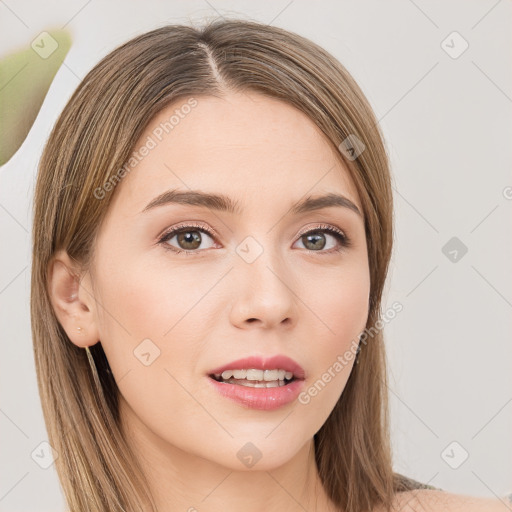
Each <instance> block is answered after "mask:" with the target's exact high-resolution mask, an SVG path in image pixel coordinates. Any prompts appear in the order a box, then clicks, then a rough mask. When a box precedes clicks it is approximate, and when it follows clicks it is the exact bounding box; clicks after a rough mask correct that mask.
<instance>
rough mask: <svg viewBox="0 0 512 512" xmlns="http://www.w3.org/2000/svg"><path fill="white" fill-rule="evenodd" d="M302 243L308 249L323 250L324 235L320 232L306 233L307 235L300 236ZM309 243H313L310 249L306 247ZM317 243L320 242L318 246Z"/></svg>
mask: <svg viewBox="0 0 512 512" xmlns="http://www.w3.org/2000/svg"><path fill="white" fill-rule="evenodd" d="M302 242H303V243H304V246H305V247H307V248H308V249H311V248H312V249H313V250H316V249H323V248H324V247H325V235H324V234H323V233H320V232H316V233H308V234H307V235H303V236H302ZM310 242H312V243H313V245H312V247H308V244H309V243H310ZM318 242H320V244H318Z"/></svg>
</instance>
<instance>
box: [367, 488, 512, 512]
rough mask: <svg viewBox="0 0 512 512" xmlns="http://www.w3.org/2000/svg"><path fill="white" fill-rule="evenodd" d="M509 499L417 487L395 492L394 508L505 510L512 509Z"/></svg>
mask: <svg viewBox="0 0 512 512" xmlns="http://www.w3.org/2000/svg"><path fill="white" fill-rule="evenodd" d="M509 500H510V497H509V498H508V499H507V497H501V498H500V499H498V498H477V497H474V496H465V495H462V494H453V493H450V492H447V491H434V490H430V489H418V490H413V491H406V492H401V493H399V494H397V496H396V498H395V502H394V508H395V510H396V512H507V511H510V510H512V503H511V502H510V501H509ZM376 512H380V511H376Z"/></svg>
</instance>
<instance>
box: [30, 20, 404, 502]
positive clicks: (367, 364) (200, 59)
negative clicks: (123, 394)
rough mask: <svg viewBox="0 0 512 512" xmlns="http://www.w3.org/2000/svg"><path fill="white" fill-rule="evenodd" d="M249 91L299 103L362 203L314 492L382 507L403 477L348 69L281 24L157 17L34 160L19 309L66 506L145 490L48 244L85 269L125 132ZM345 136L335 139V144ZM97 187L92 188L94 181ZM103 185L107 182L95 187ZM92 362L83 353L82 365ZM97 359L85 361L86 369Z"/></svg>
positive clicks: (362, 118)
mask: <svg viewBox="0 0 512 512" xmlns="http://www.w3.org/2000/svg"><path fill="white" fill-rule="evenodd" d="M230 91H235V92H237V91H255V92H259V93H261V94H263V95H266V96H268V97H272V98H278V99H280V100H282V101H284V102H287V103H288V104H290V105H292V106H294V107H296V108H297V109H299V110H301V111H302V112H304V113H305V114H306V115H307V116H308V117H309V118H310V119H311V120H312V121H313V122H314V123H315V124H316V125H317V126H318V127H319V129H320V130H321V131H322V132H323V133H324V134H325V136H326V139H327V140H328V141H329V143H331V144H332V146H333V148H335V149H336V150H337V154H338V155H339V158H340V159H341V160H342V161H343V163H344V164H345V165H346V166H347V168H348V169H349V172H350V174H351V176H352V179H353V180H354V183H355V185H356V187H357V191H358V193H359V196H360V198H361V202H362V205H363V209H364V217H365V229H366V238H367V247H368V257H369V267H370V277H371V292H370V310H369V316H368V322H367V329H371V328H372V327H373V329H374V332H375V334H374V335H373V336H372V337H371V339H369V340H368V341H367V342H365V344H364V345H363V347H362V350H361V351H360V353H359V354H358V364H356V365H354V367H353V370H352V373H351V375H350V377H349V380H348V382H347V384H346V387H345V389H344V391H343V393H342V396H341V398H340V399H339V401H338V402H337V404H336V406H335V407H334V410H333V411H332V413H331V414H330V416H329V418H328V419H327V421H326V422H325V424H324V425H323V426H322V428H321V429H320V430H319V431H318V432H317V433H316V435H315V436H314V441H315V442H314V446H315V458H316V462H317V466H318V470H319V474H320V477H321V480H322V482H323V485H324V486H325V489H326V492H327V494H328V495H329V496H330V498H331V499H332V501H333V502H334V503H335V504H336V505H338V506H339V507H340V508H341V509H343V510H344V511H346V512H362V511H366V510H371V509H373V507H374V506H377V505H379V504H380V505H381V506H383V507H384V508H385V509H386V510H389V509H390V507H391V503H392V500H393V497H394V494H395V493H396V492H397V491H399V490H404V489H403V483H402V484H401V483H400V482H401V480H400V479H399V478H398V475H397V474H395V473H393V469H392V456H391V447H390V438H389V437H390V436H389V427H388V403H387V388H386V386H387V376H386V365H385V363H386V361H385V354H384V346H383V338H382V333H381V331H380V330H379V329H375V323H376V322H377V321H378V320H379V318H380V317H381V312H380V309H381V295H382V291H383V287H384V282H385V279H386V274H387V270H388V263H389V259H390V256H391V249H392V209H393V206H392V191H391V180H390V173H389V163H388V157H387V153H386V149H385V147H384V143H383V138H382V135H381V133H380V131H379V127H378V123H377V121H376V119H375V117H374V114H373V112H372V109H371V107H370V105H369V103H368V101H367V100H366V98H365V96H364V94H363V93H362V91H361V89H360V88H359V87H358V85H357V84H356V82H355V81H354V79H353V78H352V77H351V75H350V74H349V73H348V71H347V70H346V69H345V68H344V67H343V66H342V65H341V64H340V63H339V62H338V61H337V60H336V59H335V58H334V57H333V56H331V55H330V54H329V53H328V52H326V51H325V50H324V49H322V48H321V47H319V46H318V45H316V44H315V43H313V42H311V41H309V40H308V39H305V38H303V37H301V36H299V35H296V34H293V33H290V32H288V31H286V30H284V29H281V28H276V27H273V26H268V25H263V24H258V23H255V22H252V21H245V20H219V21H213V22H210V23H208V24H206V25H205V26H204V27H201V28H193V27H189V26H182V25H168V26H163V27H161V28H158V29H155V30H152V31H150V32H148V33H144V34H142V35H140V36H137V37H135V38H133V39H131V40H130V41H128V42H126V43H125V44H123V45H121V46H120V47H118V48H116V49H115V50H114V51H112V52H111V53H110V54H108V55H107V56H106V57H104V58H103V59H102V60H101V61H100V62H99V63H98V64H97V65H96V66H95V67H94V68H93V69H92V70H91V71H90V72H89V73H88V74H87V76H86V77H85V78H84V80H83V81H82V82H81V83H80V85H79V86H78V88H77V89H76V91H75V92H74V94H73V95H72V97H71V99H70V100H69V101H68V103H67V105H66V107H65V108H64V110H63V112H62V113H61V115H60V117H59V118H58V120H57V122H56V124H55V127H54V128H53V131H52V133H51V135H50V137H49V139H48V141H47V143H46V146H45V148H44V152H43V155H42V158H41V161H40V165H39V171H38V176H37V183H36V189H35V198H34V221H33V253H32V284H31V286H32V288H31V319H32V335H33V343H34V354H35V363H36V368H37V379H38V386H39V390H40V396H41V401H42V407H43V413H44V418H45V422H46V426H47V430H48V435H49V440H50V444H51V445H52V446H53V448H54V449H55V450H56V451H57V452H58V453H59V454H60V456H59V457H58V458H57V460H56V462H55V464H56V469H57V472H58V476H59V479H60V482H61V484H62V486H63V490H64V493H65V497H66V500H67V503H68V505H69V507H70V509H71V510H72V511H80V512H85V511H94V512H98V511H104V512H107V511H108V512H110V511H112V510H126V511H130V512H131V511H139V510H147V509H143V503H150V504H152V506H153V510H155V508H154V503H153V501H152V499H151V495H150V492H149V486H148V483H147V481H146V479H145V477H144V475H143V473H142V471H141V468H140V467H139V466H138V465H137V463H136V462H135V458H134V457H133V453H132V452H131V451H130V448H129V446H128V444H127V442H126V440H125V438H124V436H123V431H122V428H121V425H120V422H119V414H118V408H117V406H118V397H119V390H118V388H117V385H116V382H115V380H114V378H113V376H112V373H111V372H110V371H109V366H108V361H107V359H106V357H105V353H104V351H103V349H102V347H101V342H100V343H97V344H96V345H94V346H93V347H91V352H90V353H91V354H92V357H93V361H89V360H88V357H87V356H88V354H87V353H86V351H84V350H82V349H80V348H79V347H77V346H76V345H74V344H73V343H71V342H70V340H69V338H68V337H67V335H66V332H65V331H64V329H63V328H62V327H61V325H60V324H59V322H58V320H57V318H56V316H55V313H54V310H53V308H52V306H51V302H50V299H49V293H48V277H49V276H48V269H49V265H50V262H51V261H52V257H53V256H54V254H55V252H56V251H57V250H59V249H64V250H66V251H67V253H68V255H69V256H70V257H71V258H72V259H73V260H74V261H76V262H77V263H78V264H80V267H81V268H82V269H84V271H85V270H87V269H88V268H90V265H91V261H92V257H93V254H94V242H95V236H96V234H97V230H98V228H99V226H100V225H101V222H102V219H103V218H104V217H105V214H106V212H107V209H108V207H109V204H110V200H111V198H112V193H113V192H112V188H113V187H104V184H105V183H108V182H110V183H112V178H113V177H114V178H115V177H116V176H119V170H120V169H122V168H123V166H124V165H125V163H126V162H127V160H128V159H129V157H130V154H131V152H132V151H133V149H134V145H135V143H136V141H137V140H138V139H139V137H140V136H141V134H142V132H143V130H144V129H145V127H146V126H147V125H148V123H149V121H150V120H151V119H152V118H153V116H154V115H155V114H157V113H158V112H159V111H161V110H162V109H163V108H164V107H166V106H167V105H168V104H170V103H171V102H175V101H177V100H180V99H183V100H184V101H186V99H187V98H190V97H199V96H201V95H216V96H221V95H223V94H226V93H228V92H230ZM354 135H355V136H356V137H357V139H358V140H359V141H360V142H362V144H364V151H363V152H362V153H361V154H360V155H359V156H357V158H349V157H347V155H348V156H350V154H351V153H347V152H344V151H340V150H339V149H338V148H339V147H341V146H340V144H343V142H344V141H346V140H347V137H349V136H350V137H352V136H354ZM343 147H345V146H343ZM100 189H101V190H102V194H103V193H104V197H102V199H101V200H98V198H97V194H96V193H95V191H97V190H100ZM105 190H106V191H105ZM91 362H93V363H94V364H93V365H90V364H89V363H91ZM94 367H95V368H97V372H95V371H94Z"/></svg>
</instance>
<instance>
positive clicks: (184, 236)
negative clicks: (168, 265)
mask: <svg viewBox="0 0 512 512" xmlns="http://www.w3.org/2000/svg"><path fill="white" fill-rule="evenodd" d="M176 236H177V238H176V240H177V241H178V244H179V246H180V248H181V249H185V250H190V249H197V248H198V247H199V246H200V245H201V235H200V234H199V231H184V232H183V233H178V235H176Z"/></svg>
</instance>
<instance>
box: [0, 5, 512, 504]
mask: <svg viewBox="0 0 512 512" xmlns="http://www.w3.org/2000/svg"><path fill="white" fill-rule="evenodd" d="M511 12H512V8H511V4H510V2H506V1H496V0H481V1H475V0H473V1H468V0H463V1H462V0H461V1H446V0H444V1H425V0H423V1H420V0H415V1H413V0H392V1H389V0H388V1H386V2H383V1H379V0H375V1H346V0H343V1H334V0H333V1H321V2H318V1H317V2H314V3H313V2H307V1H303V0H292V1H289V0H284V1H276V2H267V3H266V4H265V5H261V2H248V1H238V2H226V1H221V0H211V1H208V2H207V1H190V2H176V1H174V2H170V1H167V2H164V1H156V0H145V1H144V2H135V1H133V0H132V1H126V0H124V1H102V2H100V1H99V0H92V1H89V2H87V1H84V0H80V1H78V0H77V1H75V0H73V1H53V2H50V1H46V2H44V3H43V2H35V1H34V2H28V1H18V2H14V0H5V1H2V2H0V42H1V45H0V57H1V56H5V55H7V54H9V53H10V52H11V51H15V50H18V49H21V48H23V47H27V46H28V45H29V44H30V42H31V41H32V40H33V39H35V38H36V36H38V34H39V33H40V32H42V31H44V30H48V29H51V28H59V27H62V26H64V25H66V27H67V28H68V29H69V30H71V31H72V33H73V39H74V40H73V46H72V48H71V50H70V52H69V54H68V55H67V57H66V59H65V62H64V65H63V66H62V67H61V69H60V70H59V72H58V74H57V76H56V79H55V81H54V83H53V84H52V86H51V88H50V91H49V93H48V95H47V96H46V98H45V101H44V104H43V106H42V108H41V111H40V113H39V115H38V117H37V119H36V121H35V124H34V126H33V128H32V130H31V131H30V133H29V135H28V137H27V139H26V141H25V143H24V144H23V146H22V147H21V149H20V150H19V151H18V153H17V154H16V155H15V156H14V157H13V158H12V159H11V161H9V162H8V163H7V164H6V165H4V166H3V167H1V168H0V237H1V238H0V239H1V256H0V257H1V260H0V268H1V274H0V322H1V331H0V332H1V354H2V357H1V358H0V379H1V385H0V432H1V446H0V460H1V461H2V462H1V464H0V475H1V479H0V511H9V512H12V511H33V510H38V511H39V512H44V511H50V510H51V511H55V510H63V509H64V501H63V498H62V495H61V491H60V487H59V482H58V479H57V475H56V472H55V469H54V467H53V466H51V467H50V468H49V469H46V470H45V469H42V468H40V467H39V466H38V465H37V464H36V463H35V462H34V461H33V460H32V458H31V456H30V454H31V452H32V451H33V450H34V449H35V448H36V447H37V446H38V445H39V443H41V442H42V441H44V440H46V439H47V433H46V429H45V426H44V422H43V417H42V412H41V406H40V402H39V395H38V390H37V385H36V375H35V366H34V361H33V354H32V341H31V332H30V315H29V296H30V260H31V256H30V253H31V241H30V231H31V215H32V211H31V208H32V195H33V188H34V179H35V175H36V168H37V164H38V160H39V158H40V155H41V151H42V146H43V143H44V141H45V140H46V138H47V137H48V135H49V133H50V130H51V128H52V126H53V124H54V123H55V121H56V119H57V116H58V115H59V113H60V112H61V110H62V109H63V107H64V105H65V103H66V102H67V100H68V99H69V97H70V96H71V94H72V92H73V91H74V89H75V88H76V87H77V85H78V84H79V82H80V80H81V79H82V78H83V77H84V76H85V74H86V73H87V72H88V71H89V70H90V69H91V68H92V67H93V66H94V65H95V64H96V63H97V62H98V61H99V60H100V58H101V57H103V56H104V55H106V54H107V53H109V52H110V51H111V50H112V49H113V48H114V47H116V46H117V45H119V44H120V43H122V42H124V41H126V40H128V39H130V38H132V37H134V36H136V35H138V34H140V33H142V32H146V31H149V30H151V29H153V28H157V27H159V26H161V25H164V24H167V23H184V24H188V23H189V22H193V23H196V24H197V23H200V22H201V20H202V19H204V18H205V17H208V18H212V17H218V16H219V15H223V16H228V17H241V18H247V19H252V20H256V21H260V22H265V23H271V24H272V25H274V26H279V27H283V28H285V29H288V30H291V31H294V32H297V33H299V34H300V35H303V36H305V37H308V38H310V39H312V40H313V41H315V42H317V43H318V44H320V45H321V46H323V47H324V48H326V49H327V50H328V51H330V52H331V53H332V54H333V55H334V56H335V57H337V58H338V59H339V60H340V61H341V62H342V63H343V64H344V65H345V66H346V67H347V69H348V70H349V72H350V73H351V74H352V75H353V76H354V78H355V79H356V80H357V81H358V83H359V84H360V86H361V87H362V89H363V91H364V92H365V94H366V95H367V97H368V99H369V101H370V103H371V105H372V107H373V108H374V110H375V112H376V115H377V118H378V119H379V120H380V125H381V127H382V129H383V132H384V136H385V139H386V144H387V147H388V148H389V151H390V154H391V164H392V171H393V180H394V188H395V219H396V236H395V248H394V255H393V259H392V265H391V271H390V275H389V280H388V286H387V292H386V297H385V301H384V309H387V307H390V306H391V304H392V303H393V302H394V301H399V302H400V303H402V304H403V308H404V309H403V311H402V312H400V313H399V314H398V315H397V316H396V318H395V319H394V320H393V321H391V322H390V323H389V324H388V325H387V327H386V330H385V336H386V344H387V350H388V359H389V366H390V396H391V412H392V442H393V447H394V464H395V470H396V471H399V472H402V473H404V474H406V475H408V476H410V477H412V478H415V479H417V480H420V481H422V482H425V483H427V482H428V483H430V484H432V485H435V486H436V487H441V488H444V489H446V490H448V491H451V492H456V493H463V494H472V495H476V496H495V495H497V496H503V495H504V494H505V493H507V492H512V460H511V459H512V458H511V454H512V435H511V433H512V385H511V384H512V376H511V360H512V357H511V356H512V344H511V342H510V340H511V331H512V328H511V327H512V326H511V321H510V320H511V312H512V287H511V281H512V279H511V277H512V276H511V274H512V272H511V265H510V264H511V262H512V254H511V253H512V250H511V230H510V225H511V219H512V217H511V209H512V200H511V199H507V193H506V191H507V190H508V191H509V194H508V197H511V195H512V194H511V193H510V192H511V191H512V189H510V188H508V189H507V187H512V176H511V174H510V169H511V141H512V123H511V115H510V114H511V110H512V87H511V84H512V73H511V66H510V63H511V62H512V60H511V53H512V44H511V43H512V41H511V37H510V34H511V33H512V32H511V18H512V16H511ZM453 31H457V32H458V33H459V34H460V35H461V36H462V37H463V38H464V39H465V40H466V41H467V42H468V43H469V48H468V49H467V50H466V51H465V52H464V53H463V54H462V55H460V56H459V57H458V58H456V59H453V58H451V57H450V56H449V55H448V54H447V53H446V52H445V51H444V49H443V47H442V46H441V43H442V41H443V40H445V39H446V38H447V36H448V35H449V34H451V33H452V32H453ZM449 41H450V40H448V44H452V43H450V42H449ZM453 44H459V43H453ZM8 78H9V77H4V76H2V77H0V87H1V86H2V84H3V83H5V81H6V80H7V79H8ZM16 79H17V80H22V79H23V76H22V74H21V73H20V75H18V77H16ZM504 191H505V193H504ZM454 236H455V237H457V238H458V239H460V240H461V241H462V242H463V243H464V244H465V245H466V246H467V248H468V252H467V254H465V255H464V256H463V257H462V258H461V259H460V260H459V261H457V262H455V263H454V262H452V261H450V259H448V257H446V256H445V254H443V252H442V248H443V246H444V245H445V244H446V243H447V242H448V240H450V239H451V238H452V237H454ZM453 441H456V442H457V443H459V444H460V445H461V446H462V447H463V449H465V450H466V451H467V452H468V453H469V458H468V459H467V460H466V461H465V462H464V463H463V464H462V465H461V466H460V467H459V468H458V469H452V468H451V467H450V466H449V465H448V464H447V463H446V462H445V460H444V459H443V457H442V456H441V454H442V453H443V451H444V450H445V448H446V447H447V446H448V445H449V444H450V443H452V442H453ZM458 450H460V448H457V447H456V448H455V450H454V451H453V452H450V451H449V455H452V456H453V457H452V460H453V458H454V457H459V453H460V452H459V451H458Z"/></svg>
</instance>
